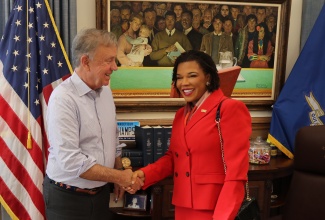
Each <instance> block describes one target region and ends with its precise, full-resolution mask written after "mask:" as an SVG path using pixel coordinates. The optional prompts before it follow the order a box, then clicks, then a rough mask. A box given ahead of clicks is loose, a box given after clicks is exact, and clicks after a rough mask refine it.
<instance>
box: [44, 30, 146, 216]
mask: <svg viewBox="0 0 325 220" xmlns="http://www.w3.org/2000/svg"><path fill="white" fill-rule="evenodd" d="M116 54H117V41H116V37H115V35H114V34H111V33H109V32H107V31H104V30H96V29H86V30H83V31H81V32H80V33H78V35H77V36H76V37H75V39H74V41H73V45H72V56H73V60H72V61H73V65H74V67H75V71H74V74H73V75H72V76H71V77H70V78H68V79H67V80H65V81H64V82H62V83H61V84H60V85H59V86H58V87H57V88H56V89H55V90H54V91H53V93H52V94H51V97H50V100H49V104H48V110H47V118H46V122H47V131H48V132H47V133H48V140H49V143H50V148H49V156H48V163H47V169H46V175H47V176H46V177H45V180H44V184H43V186H44V188H43V195H44V200H45V205H46V217H47V219H87V220H88V219H96V220H97V219H107V218H108V216H109V213H108V210H109V209H108V208H109V207H108V204H109V196H110V189H109V184H107V183H114V184H115V187H114V191H115V195H116V199H119V198H121V197H122V195H123V194H124V190H123V187H128V186H130V185H132V183H131V176H132V171H131V170H130V169H128V170H123V171H122V170H119V169H121V168H122V163H121V157H120V155H121V149H120V148H119V141H118V130H117V123H116V112H115V105H114V101H113V97H112V92H111V90H110V88H109V87H108V84H109V80H110V76H111V74H112V73H113V71H115V70H117V66H116V63H115V59H116ZM114 168H115V169H114ZM141 184H142V183H140V182H139V181H138V182H136V183H134V184H133V185H132V187H135V188H138V189H139V188H140V185H141Z"/></svg>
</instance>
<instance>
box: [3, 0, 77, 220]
mask: <svg viewBox="0 0 325 220" xmlns="http://www.w3.org/2000/svg"><path fill="white" fill-rule="evenodd" d="M4 33H5V34H4V35H3V36H2V37H1V40H0V135H1V137H0V202H1V204H2V205H3V207H4V208H5V209H6V211H7V212H8V213H9V215H10V217H11V218H12V219H33V220H34V219H44V218H45V212H44V210H45V208H44V201H43V195H42V183H43V178H44V169H45V164H46V158H47V149H48V141H47V138H46V122H45V120H44V117H43V116H45V115H46V109H47V103H48V99H49V96H50V94H51V92H52V91H53V89H54V88H55V87H56V86H57V85H58V84H60V83H61V82H62V81H63V80H64V79H66V78H68V77H69V76H70V73H71V72H72V68H71V65H70V63H69V60H68V58H67V55H66V52H65V50H64V48H63V45H62V42H61V40H60V37H59V34H58V31H57V28H56V26H55V23H54V19H53V17H52V12H51V10H50V6H49V4H48V2H47V0H16V1H15V4H14V6H13V10H12V12H11V14H10V17H9V19H8V22H7V24H6V27H5V31H4Z"/></svg>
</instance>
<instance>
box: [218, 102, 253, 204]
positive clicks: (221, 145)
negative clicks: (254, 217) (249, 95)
mask: <svg viewBox="0 0 325 220" xmlns="http://www.w3.org/2000/svg"><path fill="white" fill-rule="evenodd" d="M226 99H227V98H225V99H223V100H222V101H221V102H220V104H219V106H218V108H217V112H216V119H215V122H216V124H217V128H218V133H219V139H220V147H221V157H222V163H223V168H224V171H225V174H226V173H227V165H226V161H225V152H224V150H223V139H222V135H221V128H220V121H221V114H220V109H221V104H222V102H223V101H224V100H226ZM245 188H246V200H248V201H250V200H251V198H250V196H249V186H248V181H246V184H245Z"/></svg>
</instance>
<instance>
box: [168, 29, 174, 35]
mask: <svg viewBox="0 0 325 220" xmlns="http://www.w3.org/2000/svg"><path fill="white" fill-rule="evenodd" d="M169 32H170V31H169V30H168V29H167V28H166V33H167V35H169ZM174 33H175V28H174V29H173V30H171V33H170V34H171V35H172V36H173V34H174Z"/></svg>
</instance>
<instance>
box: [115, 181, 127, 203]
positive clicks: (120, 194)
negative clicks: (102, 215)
mask: <svg viewBox="0 0 325 220" xmlns="http://www.w3.org/2000/svg"><path fill="white" fill-rule="evenodd" d="M124 192H125V190H124V189H123V187H120V186H119V185H118V184H116V183H114V195H115V198H114V202H115V203H117V201H118V200H120V199H121V198H123V195H124Z"/></svg>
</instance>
